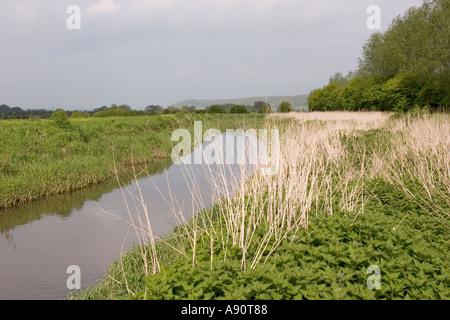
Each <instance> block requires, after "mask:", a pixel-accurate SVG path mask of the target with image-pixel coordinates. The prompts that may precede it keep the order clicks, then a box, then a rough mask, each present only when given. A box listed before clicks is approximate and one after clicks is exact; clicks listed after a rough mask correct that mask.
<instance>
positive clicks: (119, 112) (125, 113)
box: [94, 107, 135, 117]
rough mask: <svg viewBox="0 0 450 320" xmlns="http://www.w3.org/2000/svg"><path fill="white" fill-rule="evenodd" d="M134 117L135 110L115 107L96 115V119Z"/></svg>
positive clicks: (98, 112)
mask: <svg viewBox="0 0 450 320" xmlns="http://www.w3.org/2000/svg"><path fill="white" fill-rule="evenodd" d="M134 115H135V112H134V111H133V110H126V109H123V108H119V107H113V108H109V109H107V110H102V111H97V112H96V113H94V117H129V116H134Z"/></svg>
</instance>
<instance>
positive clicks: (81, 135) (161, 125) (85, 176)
mask: <svg viewBox="0 0 450 320" xmlns="http://www.w3.org/2000/svg"><path fill="white" fill-rule="evenodd" d="M263 119H264V117H263V115H247V116H236V115H196V114H185V113H179V114H177V115H159V116H140V117H108V118H87V119H70V120H65V121H58V120H57V119H56V120H39V119H29V120H4V121H0V135H1V136H2V139H1V141H0V190H1V193H0V208H5V207H11V206H14V205H19V204H22V203H24V202H28V201H30V200H34V199H39V198H43V197H47V196H50V195H55V194H60V193H66V192H70V191H74V190H79V189H82V188H85V187H87V186H90V185H94V184H97V183H99V182H102V181H106V180H108V179H111V178H114V177H115V175H116V174H123V173H126V172H130V171H131V165H132V164H134V165H136V166H138V165H139V166H145V165H149V164H150V163H151V162H154V161H158V160H160V159H170V152H171V149H172V144H171V141H170V136H171V134H172V132H173V131H174V130H175V129H177V128H187V129H191V128H192V127H193V123H194V121H203V123H204V126H203V127H204V129H206V128H208V126H211V127H214V128H219V129H220V128H222V129H223V128H233V127H236V126H238V127H240V126H241V125H242V123H243V122H248V123H252V124H256V125H257V124H259V123H262V121H263ZM219 123H220V126H218V124H219Z"/></svg>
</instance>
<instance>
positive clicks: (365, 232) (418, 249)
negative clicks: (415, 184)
mask: <svg viewBox="0 0 450 320" xmlns="http://www.w3.org/2000/svg"><path fill="white" fill-rule="evenodd" d="M371 183H372V184H373V185H374V189H373V191H374V195H375V196H374V197H373V199H372V200H371V201H369V202H368V203H367V205H366V208H365V213H364V214H363V215H360V216H358V218H357V219H356V220H355V219H354V215H352V214H345V213H342V214H335V215H333V216H332V217H327V216H326V215H318V216H317V217H316V218H315V219H314V221H313V222H312V224H311V226H310V229H309V230H301V231H299V232H298V234H297V235H296V238H295V239H296V241H294V242H293V243H291V242H290V241H284V242H283V243H282V244H281V245H280V247H279V248H278V249H277V251H276V253H275V254H274V255H273V256H271V257H270V258H269V259H268V260H267V262H266V263H265V264H264V265H262V264H260V265H258V266H257V267H256V268H255V269H248V270H247V271H246V272H244V271H242V265H241V253H240V252H239V250H234V251H233V249H232V248H230V251H229V252H228V254H226V257H225V255H224V254H223V250H222V248H221V247H220V246H219V244H217V245H216V246H214V250H215V252H216V254H215V256H214V261H213V263H212V265H211V258H210V251H211V248H210V244H209V241H208V239H207V238H205V239H203V240H204V241H203V242H202V241H200V242H199V244H198V248H197V252H196V254H197V262H198V263H197V264H196V265H195V267H193V266H192V263H191V261H190V259H185V258H183V257H182V256H180V255H176V254H174V252H173V251H166V252H164V251H161V258H162V262H163V267H162V269H161V271H160V272H159V273H156V274H155V275H150V276H148V277H146V276H145V275H144V273H143V266H142V259H141V256H140V250H139V248H138V247H137V246H136V247H135V248H134V249H133V250H131V251H130V252H128V253H127V254H126V255H125V256H124V257H123V266H124V270H125V273H126V275H127V282H128V288H129V290H130V291H128V290H127V287H126V286H125V279H124V277H123V273H122V266H121V264H120V263H119V262H115V263H114V264H113V265H112V266H111V270H110V272H109V275H110V276H111V277H113V278H114V279H116V280H117V281H119V282H120V283H121V284H118V283H117V282H116V281H113V280H111V278H105V279H103V280H102V282H101V283H100V285H97V286H94V287H91V288H89V289H88V290H83V291H81V292H78V293H77V295H75V296H72V297H71V298H76V299H243V300H251V299H449V298H450V289H449V288H450V262H449V259H448V248H449V247H450V238H449V237H448V235H449V231H448V229H446V228H445V227H444V226H443V225H442V224H441V223H439V222H437V221H436V220H435V219H433V218H432V217H431V216H430V215H429V214H428V213H427V212H425V211H424V210H423V209H422V208H420V207H418V206H417V204H416V203H415V202H414V201H412V200H411V199H409V198H407V197H406V196H405V195H404V194H403V193H401V192H399V191H397V190H395V189H393V188H392V187H391V186H390V185H389V184H388V183H386V182H384V181H382V180H374V181H371ZM212 210H214V209H212ZM394 227H396V229H395V231H394ZM177 232H178V231H177V230H174V231H173V233H177ZM172 236H173V234H172V235H169V236H168V237H167V239H166V240H167V241H169V242H170V239H171V237H172ZM259 239H260V238H258V239H256V241H258V240H259ZM160 246H161V247H163V245H162V244H160ZM371 265H376V266H378V267H379V268H380V270H381V276H380V277H381V278H380V279H381V288H380V289H369V288H368V287H367V280H368V279H369V276H370V275H371V274H368V273H367V269H368V267H369V266H371ZM211 266H212V268H211ZM130 292H133V294H131V293H130Z"/></svg>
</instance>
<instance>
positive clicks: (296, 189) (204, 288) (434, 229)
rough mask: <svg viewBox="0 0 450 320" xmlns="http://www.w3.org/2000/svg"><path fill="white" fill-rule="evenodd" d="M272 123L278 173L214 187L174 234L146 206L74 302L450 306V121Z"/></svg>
mask: <svg viewBox="0 0 450 320" xmlns="http://www.w3.org/2000/svg"><path fill="white" fill-rule="evenodd" d="M264 127H266V128H276V129H278V130H279V132H280V133H279V136H280V152H279V170H278V172H277V173H276V174H275V175H273V176H263V175H260V174H258V173H257V174H255V175H254V176H252V177H251V178H250V179H248V180H239V178H237V177H238V175H236V179H235V181H233V179H229V180H227V181H229V183H230V184H231V185H232V186H234V189H233V192H231V193H228V194H227V195H226V196H223V194H224V190H220V185H219V184H217V187H218V188H217V189H218V190H217V192H218V195H219V194H221V195H222V196H221V198H220V200H219V201H217V203H216V204H215V205H214V206H213V207H212V208H211V209H209V210H205V211H202V212H200V213H198V214H197V215H196V216H195V217H194V218H193V219H192V220H190V221H188V222H185V223H180V224H179V225H178V226H177V227H176V228H175V229H174V230H173V231H172V232H171V233H170V234H169V235H168V236H166V237H165V238H163V239H158V238H156V237H154V236H153V234H152V232H151V225H149V224H146V223H145V221H148V219H145V218H146V217H148V215H151V214H152V213H151V212H148V211H147V210H146V209H145V204H142V205H143V207H142V208H136V212H139V214H140V215H141V216H140V217H137V219H136V221H139V222H140V223H139V225H136V226H135V227H136V231H137V232H139V233H140V236H141V239H142V242H141V243H139V244H136V246H135V247H134V249H133V250H131V251H130V252H128V253H126V254H124V255H123V256H122V257H121V259H120V260H119V261H116V262H114V263H113V264H112V265H111V269H110V272H109V274H108V275H106V276H105V278H104V279H102V280H101V282H100V283H99V284H97V285H95V286H93V287H91V288H89V289H87V290H82V291H80V292H75V293H74V294H73V295H71V296H70V297H69V298H72V299H119V298H123V299H448V298H450V289H449V287H450V286H449V284H450V262H449V261H450V259H449V258H448V248H449V247H450V240H449V239H450V238H449V234H450V216H449V215H450V163H449V161H450V116H449V115H448V114H432V115H429V114H416V115H414V116H412V115H401V116H396V115H392V114H386V113H381V112H370V113H366V112H358V113H343V112H334V113H333V112H328V113H292V114H288V115H285V116H282V117H280V116H276V115H274V116H270V117H267V118H266V121H265V124H264ZM241 170H243V169H242V168H241ZM211 179H212V181H216V180H215V179H218V180H225V179H224V177H223V176H220V173H219V175H217V173H214V174H211ZM218 180H217V181H218ZM192 192H193V193H194V194H195V186H194V187H193V190H192ZM172 200H173V201H176V199H172ZM197 201H201V199H198V200H197ZM174 215H175V216H176V217H177V219H179V221H180V222H183V221H184V220H183V216H182V213H180V212H177V211H176V210H174Z"/></svg>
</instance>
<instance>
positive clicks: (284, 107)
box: [278, 101, 292, 112]
mask: <svg viewBox="0 0 450 320" xmlns="http://www.w3.org/2000/svg"><path fill="white" fill-rule="evenodd" d="M291 111H292V105H291V104H290V103H289V102H287V101H282V102H281V103H280V105H279V107H278V112H291Z"/></svg>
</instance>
